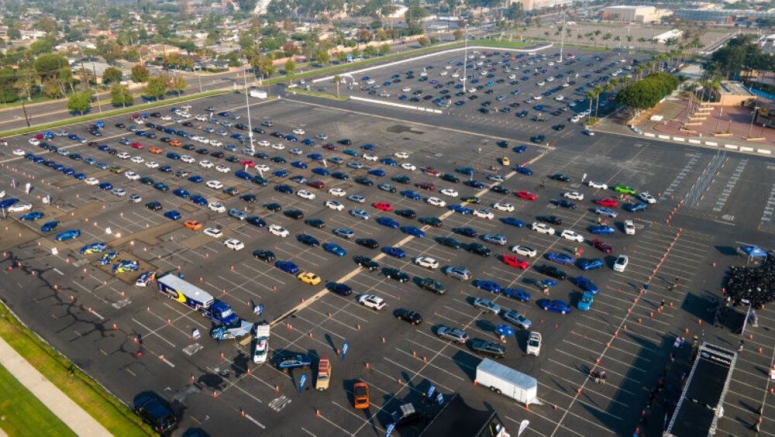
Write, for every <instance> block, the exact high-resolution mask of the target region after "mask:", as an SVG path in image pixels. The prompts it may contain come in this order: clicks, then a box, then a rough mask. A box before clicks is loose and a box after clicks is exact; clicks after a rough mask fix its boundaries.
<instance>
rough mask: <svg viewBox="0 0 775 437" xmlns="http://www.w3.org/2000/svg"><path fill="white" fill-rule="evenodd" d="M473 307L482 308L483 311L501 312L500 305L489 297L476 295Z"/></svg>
mask: <svg viewBox="0 0 775 437" xmlns="http://www.w3.org/2000/svg"><path fill="white" fill-rule="evenodd" d="M474 307H476V308H479V309H483V310H485V311H489V312H491V313H493V314H498V313H500V312H501V307H500V305H498V304H496V303H495V302H493V301H491V300H489V299H483V298H481V297H477V298H476V299H474Z"/></svg>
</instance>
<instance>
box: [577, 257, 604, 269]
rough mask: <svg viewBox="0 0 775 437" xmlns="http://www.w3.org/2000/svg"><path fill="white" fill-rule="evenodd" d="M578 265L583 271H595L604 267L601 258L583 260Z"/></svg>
mask: <svg viewBox="0 0 775 437" xmlns="http://www.w3.org/2000/svg"><path fill="white" fill-rule="evenodd" d="M576 265H577V266H578V268H580V269H581V270H595V269H599V268H601V267H603V260H601V259H600V258H593V259H581V260H579V261H578V262H577V263H576Z"/></svg>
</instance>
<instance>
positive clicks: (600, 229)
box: [589, 225, 616, 235]
mask: <svg viewBox="0 0 775 437" xmlns="http://www.w3.org/2000/svg"><path fill="white" fill-rule="evenodd" d="M589 232H591V233H593V234H597V235H611V234H613V233H615V232H616V230H615V229H614V228H612V227H610V226H606V225H598V226H590V227H589Z"/></svg>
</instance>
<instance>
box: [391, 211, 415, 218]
mask: <svg viewBox="0 0 775 437" xmlns="http://www.w3.org/2000/svg"><path fill="white" fill-rule="evenodd" d="M396 215H399V216H401V217H405V218H408V219H413V218H415V217H417V213H416V212H414V210H411V209H397V210H396Z"/></svg>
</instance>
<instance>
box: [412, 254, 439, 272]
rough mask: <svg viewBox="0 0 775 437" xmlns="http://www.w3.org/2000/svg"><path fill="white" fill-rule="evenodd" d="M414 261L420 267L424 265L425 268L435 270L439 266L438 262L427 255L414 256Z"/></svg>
mask: <svg viewBox="0 0 775 437" xmlns="http://www.w3.org/2000/svg"><path fill="white" fill-rule="evenodd" d="M414 263H415V264H417V265H418V266H420V267H425V268H426V269H431V270H435V269H438V268H439V262H438V261H436V260H435V259H433V258H431V257H427V256H420V257H417V258H415V259H414Z"/></svg>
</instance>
